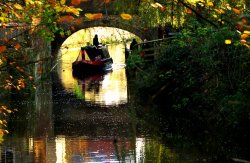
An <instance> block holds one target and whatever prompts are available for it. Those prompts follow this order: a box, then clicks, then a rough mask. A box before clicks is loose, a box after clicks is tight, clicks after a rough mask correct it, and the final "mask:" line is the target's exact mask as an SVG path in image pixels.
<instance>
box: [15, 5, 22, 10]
mask: <svg viewBox="0 0 250 163" xmlns="http://www.w3.org/2000/svg"><path fill="white" fill-rule="evenodd" d="M14 7H15V8H16V9H18V10H23V7H22V6H21V5H19V4H17V3H16V4H14Z"/></svg>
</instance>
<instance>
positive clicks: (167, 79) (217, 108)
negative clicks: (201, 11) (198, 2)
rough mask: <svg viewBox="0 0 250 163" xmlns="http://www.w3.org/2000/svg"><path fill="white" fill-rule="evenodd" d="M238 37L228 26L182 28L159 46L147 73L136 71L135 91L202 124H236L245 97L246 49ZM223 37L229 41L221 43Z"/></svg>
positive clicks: (249, 70)
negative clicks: (158, 52)
mask: <svg viewBox="0 0 250 163" xmlns="http://www.w3.org/2000/svg"><path fill="white" fill-rule="evenodd" d="M238 37H239V36H238V34H237V33H236V32H235V31H231V30H230V29H228V28H222V29H220V30H214V29H213V28H210V27H209V28H208V27H199V28H197V30H196V31H193V32H191V31H189V30H183V31H182V32H180V33H179V34H178V35H177V36H176V39H175V40H173V41H172V43H171V44H168V45H166V46H164V47H162V48H163V49H165V50H164V52H163V53H162V54H161V57H159V58H160V59H159V60H158V61H157V63H156V66H157V67H156V68H155V69H153V70H147V72H148V73H147V74H150V75H143V74H140V75H137V77H138V79H137V80H136V81H138V82H137V83H138V87H137V88H138V89H139V92H140V93H142V92H144V93H145V94H148V95H150V96H152V97H153V98H154V100H155V102H156V103H159V104H161V105H165V107H168V109H170V108H171V109H173V110H175V111H176V112H178V113H182V114H183V113H187V114H186V115H190V116H192V117H193V118H197V119H199V120H202V121H203V123H206V124H207V125H214V124H216V125H217V126H220V125H222V126H224V125H227V126H231V127H232V128H236V127H237V126H238V125H239V124H240V123H241V122H242V121H243V120H244V119H247V117H246V116H245V115H244V114H245V112H246V109H247V107H248V108H249V99H250V94H249V92H250V89H249V85H250V80H249V74H250V50H249V48H247V47H246V46H244V45H242V44H238V42H237V40H238ZM227 39H229V40H232V44H229V45H227V44H225V40H227ZM145 76H150V78H146V77H145ZM232 104H233V105H232ZM243 115H244V116H243ZM215 122H216V123H215Z"/></svg>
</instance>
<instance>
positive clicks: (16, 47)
mask: <svg viewBox="0 0 250 163" xmlns="http://www.w3.org/2000/svg"><path fill="white" fill-rule="evenodd" d="M14 47H15V49H16V50H18V49H20V48H21V47H22V46H21V45H20V44H18V43H17V44H16V45H15V46H14Z"/></svg>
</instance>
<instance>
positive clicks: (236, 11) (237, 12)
mask: <svg viewBox="0 0 250 163" xmlns="http://www.w3.org/2000/svg"><path fill="white" fill-rule="evenodd" d="M232 10H233V11H234V12H235V13H236V14H240V13H241V11H240V10H239V9H236V8H232Z"/></svg>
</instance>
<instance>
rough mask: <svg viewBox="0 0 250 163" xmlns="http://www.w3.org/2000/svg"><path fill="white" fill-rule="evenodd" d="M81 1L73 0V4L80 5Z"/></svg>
mask: <svg viewBox="0 0 250 163" xmlns="http://www.w3.org/2000/svg"><path fill="white" fill-rule="evenodd" d="M80 3H81V0H71V4H72V5H79V4H80Z"/></svg>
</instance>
